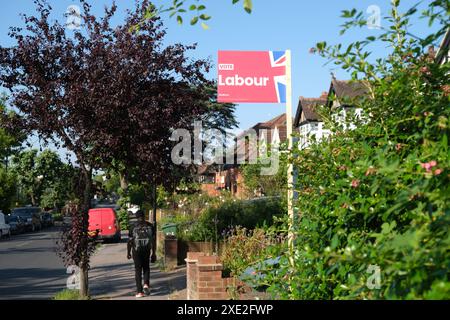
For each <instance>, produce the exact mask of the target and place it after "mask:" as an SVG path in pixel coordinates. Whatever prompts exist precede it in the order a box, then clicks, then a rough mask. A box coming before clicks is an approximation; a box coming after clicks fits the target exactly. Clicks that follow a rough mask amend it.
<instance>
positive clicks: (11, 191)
mask: <svg viewBox="0 0 450 320" xmlns="http://www.w3.org/2000/svg"><path fill="white" fill-rule="evenodd" d="M15 195H16V177H15V175H14V174H12V173H11V172H10V171H9V172H7V171H6V169H5V168H3V166H0V210H2V211H3V212H4V213H7V212H9V210H10V208H11V206H12V204H13V201H14V198H15Z"/></svg>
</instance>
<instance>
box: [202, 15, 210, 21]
mask: <svg viewBox="0 0 450 320" xmlns="http://www.w3.org/2000/svg"><path fill="white" fill-rule="evenodd" d="M200 19H202V20H209V19H211V16H208V15H207V14H202V15H200Z"/></svg>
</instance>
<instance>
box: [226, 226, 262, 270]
mask: <svg viewBox="0 0 450 320" xmlns="http://www.w3.org/2000/svg"><path fill="white" fill-rule="evenodd" d="M270 244H271V243H270V240H269V239H268V238H267V237H266V233H265V230H264V229H261V228H255V229H254V230H247V229H245V228H242V227H236V229H233V230H232V231H231V232H230V234H229V235H228V236H227V237H226V239H225V241H224V248H223V250H222V252H221V255H220V261H221V262H222V263H223V266H224V272H225V273H228V272H229V273H230V274H231V276H240V275H241V274H242V273H243V272H244V271H245V269H247V268H248V266H250V265H252V264H254V263H255V262H257V261H258V259H259V258H260V256H261V255H262V254H263V253H264V252H265V249H266V248H267V247H268V246H269V245H270Z"/></svg>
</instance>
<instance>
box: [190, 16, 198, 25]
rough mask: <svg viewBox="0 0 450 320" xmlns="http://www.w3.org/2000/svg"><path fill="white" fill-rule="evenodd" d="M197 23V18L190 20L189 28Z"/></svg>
mask: <svg viewBox="0 0 450 320" xmlns="http://www.w3.org/2000/svg"><path fill="white" fill-rule="evenodd" d="M197 22H198V17H193V18H192V20H191V26H193V25H194V24H196V23H197Z"/></svg>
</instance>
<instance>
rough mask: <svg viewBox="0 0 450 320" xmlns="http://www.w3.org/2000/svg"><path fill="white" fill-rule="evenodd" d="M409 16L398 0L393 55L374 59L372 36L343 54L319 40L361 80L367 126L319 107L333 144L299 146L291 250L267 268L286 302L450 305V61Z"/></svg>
mask: <svg viewBox="0 0 450 320" xmlns="http://www.w3.org/2000/svg"><path fill="white" fill-rule="evenodd" d="M438 6H439V4H438V2H433V3H432V4H430V9H434V11H435V12H439V10H438V9H439V8H437V7H438ZM414 12H415V11H414V10H412V11H410V12H409V13H408V14H406V15H401V14H400V13H399V12H398V7H397V5H396V2H393V10H392V11H391V13H392V15H393V17H391V22H392V24H393V26H392V28H390V30H394V31H393V32H392V34H389V33H388V34H385V35H383V37H384V38H383V40H384V41H387V42H390V43H391V45H392V47H393V49H394V51H393V52H392V54H391V55H390V56H389V57H387V58H386V59H382V60H380V61H378V62H377V63H376V64H371V63H369V62H368V61H367V60H366V58H367V57H368V55H367V54H366V53H365V51H364V49H365V46H366V45H367V44H370V43H371V42H372V41H374V40H375V39H367V40H366V42H365V43H361V42H360V43H355V44H352V46H351V47H349V49H348V50H347V52H346V53H345V52H344V53H341V52H340V46H336V47H328V46H327V45H326V44H325V43H322V44H319V45H318V48H317V50H318V52H320V53H321V54H322V55H324V56H326V57H328V58H330V59H331V60H333V61H334V62H336V64H338V65H342V66H343V67H344V68H345V69H352V70H353V71H354V73H353V75H354V78H357V77H358V76H360V75H363V76H364V81H365V82H364V83H365V84H366V86H367V88H368V89H369V90H368V95H367V98H366V99H364V100H363V101H351V102H346V103H351V104H352V105H355V106H358V107H360V108H362V110H363V114H364V115H366V117H367V122H364V121H361V122H359V123H358V126H357V129H355V130H342V126H341V125H340V124H337V123H335V122H334V121H333V119H332V117H331V114H330V110H322V111H321V114H322V116H323V118H324V119H325V121H326V123H327V125H328V126H329V128H330V129H331V130H332V131H333V135H332V137H330V139H329V141H325V142H322V143H320V144H315V145H312V146H311V147H310V148H309V149H307V150H301V151H295V153H294V155H293V157H292V159H293V163H294V166H295V169H296V171H297V172H298V179H297V184H296V189H297V191H298V194H299V199H298V201H297V202H296V204H295V207H296V209H297V212H298V214H299V217H298V220H297V223H296V224H295V226H294V230H293V231H294V234H295V235H296V246H295V247H294V250H293V251H291V250H289V249H288V247H287V246H286V245H285V246H282V247H281V248H276V247H274V248H273V250H274V252H273V254H275V255H277V256H280V257H281V261H280V265H279V266H278V268H277V269H276V270H267V271H265V274H266V277H265V283H266V284H267V285H269V291H271V292H272V293H273V294H274V295H275V296H277V297H279V298H285V299H449V298H450V290H449V288H450V282H449V276H450V268H449V266H450V209H449V208H450V206H449V205H450V183H449V182H450V181H449V180H450V171H449V170H450V160H449V146H448V136H449V123H448V119H449V116H450V108H449V102H450V99H449V98H450V87H449V85H448V84H449V83H450V72H449V71H450V64H449V63H446V64H444V65H438V64H436V63H435V62H434V57H433V54H428V53H427V52H428V50H427V48H426V47H425V46H424V45H423V44H424V43H423V42H419V41H417V40H414V39H411V38H407V37H406V31H405V30H404V26H406V25H408V19H409V17H410V15H411V14H414ZM429 12H431V11H429ZM443 12H445V10H444V11H443ZM351 16H352V17H353V15H351ZM441 18H442V17H441ZM445 20H446V19H445V18H443V21H445ZM386 23H387V22H386ZM349 25H352V24H351V23H350V24H349ZM386 30H388V28H386ZM443 30H444V31H445V28H444V29H443ZM430 39H434V38H433V36H431V37H430ZM353 120H354V119H353ZM354 121H355V120H354ZM347 124H348V123H347ZM285 228H286V227H285ZM289 257H290V258H291V260H290V259H289ZM377 270H378V271H379V275H380V277H378V276H377V272H378V271H377ZM377 279H379V281H378V280H377Z"/></svg>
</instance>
